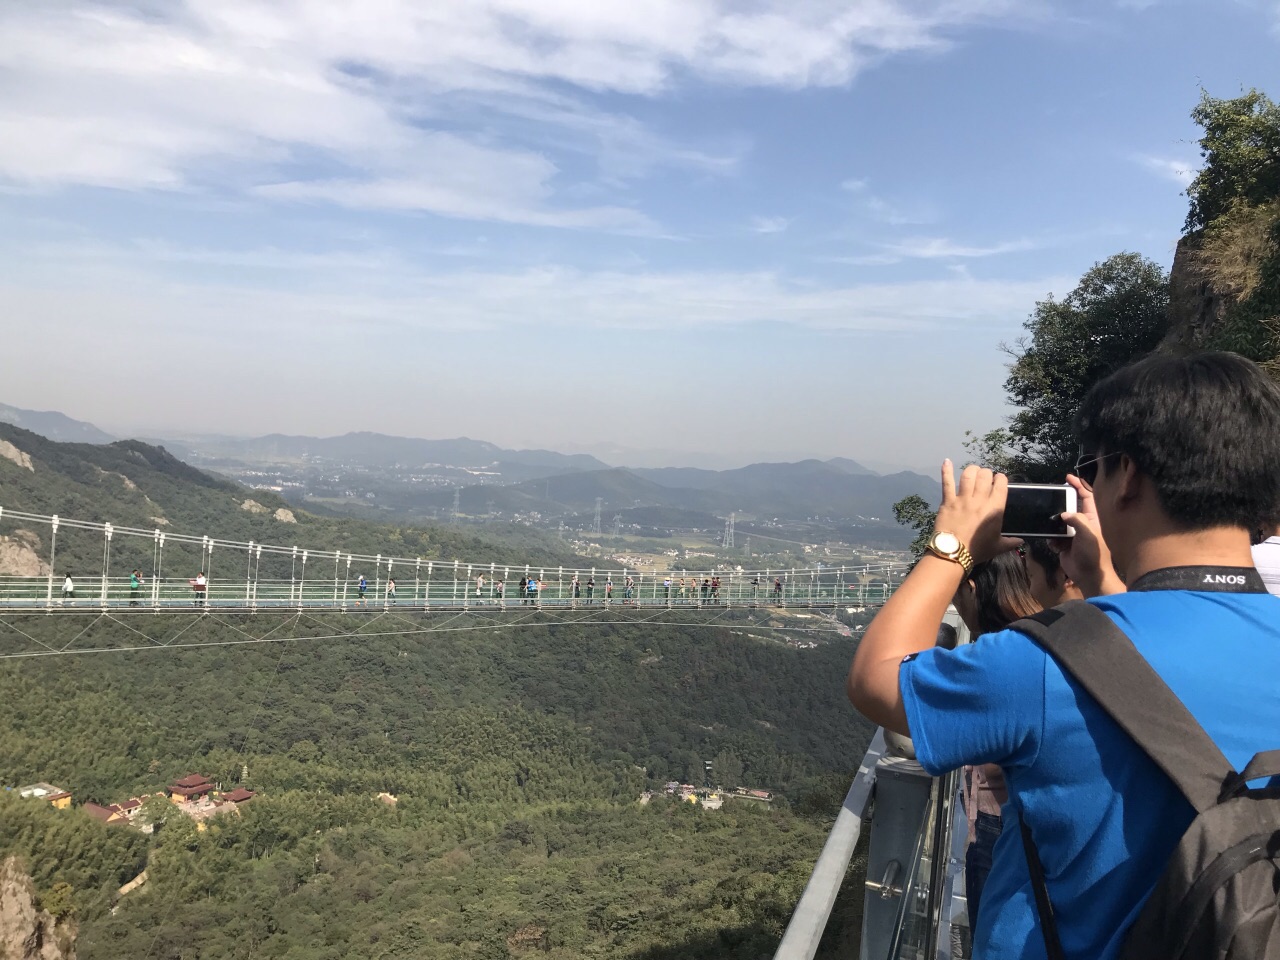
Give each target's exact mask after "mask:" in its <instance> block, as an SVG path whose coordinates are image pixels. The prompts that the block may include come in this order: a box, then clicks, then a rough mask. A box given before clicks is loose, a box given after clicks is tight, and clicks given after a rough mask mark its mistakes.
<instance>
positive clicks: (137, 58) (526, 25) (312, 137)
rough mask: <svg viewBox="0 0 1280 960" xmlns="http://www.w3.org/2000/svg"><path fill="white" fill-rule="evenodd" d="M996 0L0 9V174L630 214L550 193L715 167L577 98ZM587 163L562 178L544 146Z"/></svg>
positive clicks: (1009, 9) (567, 219)
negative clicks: (663, 169)
mask: <svg viewBox="0 0 1280 960" xmlns="http://www.w3.org/2000/svg"><path fill="white" fill-rule="evenodd" d="M1026 9H1027V5H1026V4H1017V3H1015V2H1014V0H806V2H801V3H796V2H791V0H759V2H757V3H753V4H752V5H750V6H745V5H743V4H741V3H738V2H735V0H653V2H649V3H645V4H624V3H612V2H605V3H601V2H597V0H466V2H457V0H434V2H431V0H425V2H419V0H379V2H378V3H376V4H374V5H372V6H370V5H368V4H359V3H355V2H351V0H279V2H267V0H218V2H216V3H202V2H196V0H174V2H172V3H169V4H157V3H149V2H145V0H135V2H134V3H129V2H127V0H126V2H120V3H105V2H102V3H95V2H92V0H62V2H52V0H51V2H48V3H39V4H37V3H29V4H21V3H15V4H5V5H3V6H0V63H4V65H5V69H4V72H3V73H2V74H0V183H4V182H6V181H7V183H8V184H9V185H10V187H12V186H13V185H25V186H28V187H56V186H61V185H65V184H75V185H88V186H95V187H111V188H118V189H130V190H140V189H167V190H176V189H185V190H190V189H211V190H216V191H230V192H235V193H238V192H241V191H243V190H245V189H246V188H250V189H252V188H261V189H262V190H263V191H264V192H263V195H267V196H274V197H275V198H277V199H283V198H290V199H307V200H313V201H314V200H324V201H328V202H335V203H340V204H345V205H349V206H363V207H372V208H378V209H411V210H426V211H430V212H433V213H438V214H441V215H444V216H450V217H463V218H476V219H496V220H508V221H513V222H519V223H532V224H541V225H550V226H566V227H588V228H595V229H610V230H623V231H627V232H637V231H639V232H643V231H647V230H651V229H652V225H651V224H649V223H648V221H647V220H646V219H645V217H644V215H643V214H642V213H639V212H635V211H631V210H628V209H626V206H627V204H626V203H625V202H624V203H622V204H618V203H606V204H604V205H602V206H599V207H587V208H580V207H576V206H574V205H573V204H572V203H569V202H567V199H568V198H569V197H572V196H573V192H572V191H571V190H570V189H567V188H569V187H572V186H573V183H572V182H568V183H567V182H566V181H573V180H576V181H578V182H581V181H583V180H587V181H590V180H592V179H595V180H596V181H597V182H598V183H600V184H603V185H604V186H606V187H607V186H608V185H610V184H614V185H616V184H617V183H618V182H620V181H622V180H625V179H626V178H629V177H635V176H640V175H644V174H645V173H646V172H648V171H649V170H650V169H652V168H653V167H655V166H678V167H692V168H695V169H699V170H709V171H721V170H727V169H732V167H733V165H734V163H735V162H736V159H737V157H738V156H740V154H741V152H742V145H741V144H729V145H724V144H721V145H718V146H717V147H715V148H714V149H707V148H704V147H697V146H689V145H683V144H678V143H675V142H672V141H670V140H668V139H666V138H664V137H663V136H661V135H660V134H657V133H655V132H654V131H652V130H650V129H648V128H647V127H646V126H645V125H644V124H641V123H639V122H638V121H636V120H635V119H633V118H631V117H628V116H626V115H622V114H619V113H617V112H616V110H610V109H605V108H603V107H602V106H600V105H598V101H597V99H596V95H597V94H600V93H623V94H631V95H639V96H646V97H654V96H658V95H661V94H663V93H664V92H666V91H667V90H669V89H671V88H672V87H674V86H676V85H678V84H679V83H681V82H682V81H683V80H684V78H686V77H688V76H697V77H700V78H703V79H705V80H708V81H711V82H715V83H722V84H739V85H757V86H774V87H783V88H797V87H805V86H832V85H841V84H846V83H848V82H849V81H850V80H851V79H852V78H853V77H854V76H855V75H856V74H857V73H858V71H859V70H861V69H863V68H864V67H866V66H867V65H868V64H870V63H873V62H875V61H876V60H878V59H880V58H882V57H885V56H888V55H892V54H895V53H899V52H902V51H910V50H929V49H937V48H940V47H942V46H945V45H946V43H947V42H948V39H949V37H950V36H951V35H952V34H953V33H954V31H955V30H957V29H958V28H961V27H963V26H966V25H968V24H972V23H975V22H979V21H989V20H995V19H998V18H1002V17H1004V18H1007V17H1008V16H1010V15H1013V14H1015V13H1016V14H1018V15H1025V11H1026ZM564 151H577V152H579V153H585V154H587V155H589V157H590V158H591V159H592V160H593V161H594V163H595V166H596V169H595V170H594V171H591V172H587V173H581V172H577V173H575V176H574V177H567V176H566V174H565V170H564V165H563V164H562V163H559V162H557V159H556V157H557V156H558V155H559V154H560V153H562V152H564Z"/></svg>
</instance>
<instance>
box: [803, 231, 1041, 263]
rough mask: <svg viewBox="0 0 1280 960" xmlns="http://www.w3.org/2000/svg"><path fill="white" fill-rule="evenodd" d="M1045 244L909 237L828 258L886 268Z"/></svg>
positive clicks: (961, 258)
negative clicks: (963, 241) (851, 253)
mask: <svg viewBox="0 0 1280 960" xmlns="http://www.w3.org/2000/svg"><path fill="white" fill-rule="evenodd" d="M1045 245H1046V244H1045V243H1044V242H1043V241H1036V240H1030V239H1019V240H1006V241H1002V242H1000V243H991V244H965V243H956V242H955V241H954V240H948V239H946V238H945V237H908V238H906V239H903V240H898V241H895V242H893V243H884V244H879V245H877V249H876V251H875V252H873V253H866V254H857V255H853V256H838V257H828V258H826V262H828V263H845V264H849V265H851V266H857V267H885V266H892V265H893V264H896V263H902V262H903V261H904V260H973V259H980V258H983V257H997V256H1002V255H1004V254H1009V253H1022V252H1025V251H1027V250H1037V249H1040V248H1041V247H1043V246H1045Z"/></svg>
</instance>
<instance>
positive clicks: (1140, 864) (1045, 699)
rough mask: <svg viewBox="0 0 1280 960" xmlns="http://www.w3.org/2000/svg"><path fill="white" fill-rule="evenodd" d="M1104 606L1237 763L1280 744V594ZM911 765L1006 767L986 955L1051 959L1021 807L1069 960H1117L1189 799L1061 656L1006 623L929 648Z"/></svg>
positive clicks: (986, 916)
mask: <svg viewBox="0 0 1280 960" xmlns="http://www.w3.org/2000/svg"><path fill="white" fill-rule="evenodd" d="M1092 602H1093V603H1094V604H1095V605H1097V606H1098V607H1099V608H1101V609H1102V610H1103V611H1105V612H1106V613H1107V614H1108V615H1109V616H1110V617H1111V619H1112V620H1114V621H1115V623H1116V625H1117V626H1119V627H1120V629H1121V630H1123V631H1124V632H1125V633H1126V634H1127V635H1128V636H1129V637H1130V639H1132V640H1133V643H1134V645H1135V646H1136V647H1137V648H1138V650H1139V651H1140V652H1141V653H1142V655H1143V656H1144V657H1145V658H1146V659H1147V661H1148V662H1149V663H1150V664H1151V666H1152V667H1153V668H1154V669H1155V671H1156V673H1158V674H1159V675H1160V677H1161V679H1163V680H1164V681H1165V683H1166V684H1168V685H1169V687H1170V688H1171V689H1172V690H1173V692H1174V693H1176V694H1177V695H1178V697H1179V699H1181V700H1182V702H1183V703H1184V704H1185V705H1186V706H1187V709H1188V710H1190V711H1191V713H1192V714H1193V715H1194V716H1195V718H1196V719H1197V720H1198V721H1199V722H1200V724H1201V726H1203V727H1204V728H1205V730H1206V731H1207V732H1208V734H1209V736H1210V737H1211V738H1212V739H1213V740H1214V742H1215V743H1217V745H1218V746H1219V747H1220V748H1221V750H1222V752H1223V753H1224V754H1225V755H1226V757H1227V759H1228V760H1230V761H1231V763H1232V764H1233V765H1234V767H1235V769H1237V770H1240V769H1243V767H1244V765H1245V764H1246V763H1247V762H1248V761H1249V760H1250V759H1251V758H1252V757H1253V755H1254V754H1255V753H1257V752H1259V751H1261V750H1271V749H1276V748H1278V747H1280V683H1277V681H1276V678H1277V677H1280V598H1276V597H1273V596H1271V595H1270V594H1265V593H1264V594H1252V593H1201V592H1193V591H1186V590H1160V591H1150V592H1136V593H1125V594H1119V595H1116V596H1113V597H1100V598H1098V599H1096V600H1094V601H1092ZM899 684H900V687H901V690H902V699H903V703H904V705H905V707H906V714H907V722H908V724H909V726H910V730H911V739H912V742H913V743H914V744H915V750H916V757H917V758H918V759H919V761H920V763H921V765H923V766H924V768H925V770H927V771H928V772H929V773H930V774H931V775H933V776H939V775H941V774H942V773H944V772H946V771H948V770H953V769H955V768H956V767H959V766H961V765H963V764H979V763H997V764H999V765H1000V766H1001V767H1003V768H1004V772H1005V778H1006V780H1007V781H1008V784H1009V797H1010V802H1009V804H1007V805H1006V807H1005V827H1004V831H1003V833H1002V834H1001V836H1000V839H999V840H998V841H997V842H996V847H995V853H994V858H993V860H994V862H993V865H992V868H991V874H990V876H989V877H988V879H987V883H986V886H985V887H984V888H983V893H982V911H981V913H980V915H979V918H978V926H977V929H976V930H975V931H974V956H975V957H976V958H981V960H992V958H1001V960H1003V958H1015V957H1016V958H1020V960H1039V958H1042V957H1044V956H1045V948H1044V940H1043V935H1042V934H1041V932H1040V924H1039V920H1038V917H1037V914H1036V904H1035V896H1034V894H1033V892H1032V889H1031V880H1030V875H1029V872H1028V869H1027V864H1026V859H1025V856H1024V854H1023V850H1022V839H1021V837H1020V836H1019V831H1018V825H1017V812H1018V810H1019V809H1021V810H1022V811H1023V815H1024V816H1025V818H1026V821H1027V823H1028V825H1029V826H1030V827H1031V831H1032V835H1033V836H1034V838H1035V841H1036V846H1037V847H1038V848H1039V851H1040V857H1041V860H1042V861H1043V862H1044V868H1045V875H1046V877H1047V883H1048V888H1049V896H1050V899H1051V901H1052V903H1053V907H1054V912H1055V914H1056V916H1057V918H1058V933H1059V936H1060V938H1061V940H1062V947H1063V950H1064V952H1065V953H1066V955H1067V956H1069V957H1090V958H1098V960H1111V958H1114V957H1115V956H1116V954H1117V953H1118V952H1119V949H1120V946H1121V945H1122V943H1123V941H1124V936H1125V934H1126V933H1127V932H1128V929H1129V927H1130V926H1131V925H1132V923H1133V921H1134V920H1135V919H1136V917H1137V915H1138V912H1139V910H1140V908H1141V907H1142V905H1143V904H1144V903H1145V902H1146V900H1147V897H1148V896H1150V894H1151V891H1152V890H1153V889H1154V887H1155V884H1156V880H1157V879H1158V878H1159V876H1160V874H1161V873H1162V872H1163V870H1164V866H1165V864H1166V862H1167V861H1168V859H1169V856H1170V855H1171V854H1172V852H1173V849H1174V847H1175V846H1177V843H1178V841H1179V840H1180V839H1181V837H1182V834H1183V833H1184V832H1185V830H1186V828H1187V827H1188V825H1190V823H1191V820H1192V817H1193V811H1192V808H1191V805H1190V804H1189V803H1188V802H1187V801H1186V799H1185V798H1184V797H1183V796H1182V794H1181V793H1179V792H1178V791H1177V789H1176V788H1175V787H1174V786H1173V784H1172V783H1171V782H1170V781H1169V779H1168V777H1166V776H1165V775H1164V774H1163V773H1162V772H1161V771H1160V770H1159V768H1157V767H1156V766H1155V764H1154V763H1152V762H1151V760H1150V759H1149V758H1148V757H1147V755H1146V754H1145V753H1143V752H1142V751H1141V750H1139V749H1138V747H1137V745H1136V744H1134V742H1133V741H1132V740H1131V739H1129V737H1128V736H1126V735H1125V734H1124V733H1123V732H1122V731H1121V730H1120V728H1119V727H1117V726H1116V724H1115V723H1114V722H1113V721H1112V720H1111V718H1110V717H1109V716H1107V715H1106V714H1105V713H1104V712H1103V710H1102V708H1101V707H1099V706H1098V704H1097V703H1096V702H1095V701H1094V700H1093V698H1092V697H1090V696H1089V695H1088V694H1087V693H1085V692H1084V691H1083V690H1082V689H1081V688H1080V687H1079V686H1078V685H1077V684H1076V682H1075V681H1074V680H1069V679H1067V677H1066V676H1065V675H1064V674H1063V672H1062V670H1061V668H1060V667H1059V666H1058V664H1057V663H1056V661H1054V660H1053V659H1052V658H1051V657H1049V656H1048V655H1047V654H1046V653H1044V651H1043V650H1041V649H1040V648H1039V647H1037V646H1036V645H1035V644H1034V643H1033V642H1032V641H1031V640H1030V639H1029V638H1028V637H1026V636H1024V635H1023V634H1020V633H1017V632H1016V631H1013V630H1006V631H1003V632H1001V633H995V634H990V635H988V636H985V637H983V638H982V639H981V640H980V641H979V642H978V643H976V644H971V645H968V646H963V647H960V648H958V649H956V650H954V651H948V650H942V649H933V650H927V651H925V652H923V653H921V654H920V655H919V656H918V657H916V658H915V659H913V660H909V661H908V662H905V663H903V665H902V668H901V671H900V673H899Z"/></svg>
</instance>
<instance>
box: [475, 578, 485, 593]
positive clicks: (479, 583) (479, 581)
mask: <svg viewBox="0 0 1280 960" xmlns="http://www.w3.org/2000/svg"><path fill="white" fill-rule="evenodd" d="M483 595H484V574H483V573H481V574H477V575H476V596H477V597H481V596H483Z"/></svg>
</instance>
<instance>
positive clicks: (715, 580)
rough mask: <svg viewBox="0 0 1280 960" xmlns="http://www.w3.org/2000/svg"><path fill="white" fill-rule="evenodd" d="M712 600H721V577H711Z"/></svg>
mask: <svg viewBox="0 0 1280 960" xmlns="http://www.w3.org/2000/svg"><path fill="white" fill-rule="evenodd" d="M711 602H712V603H719V602H720V578H719V577H712V578H711Z"/></svg>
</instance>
